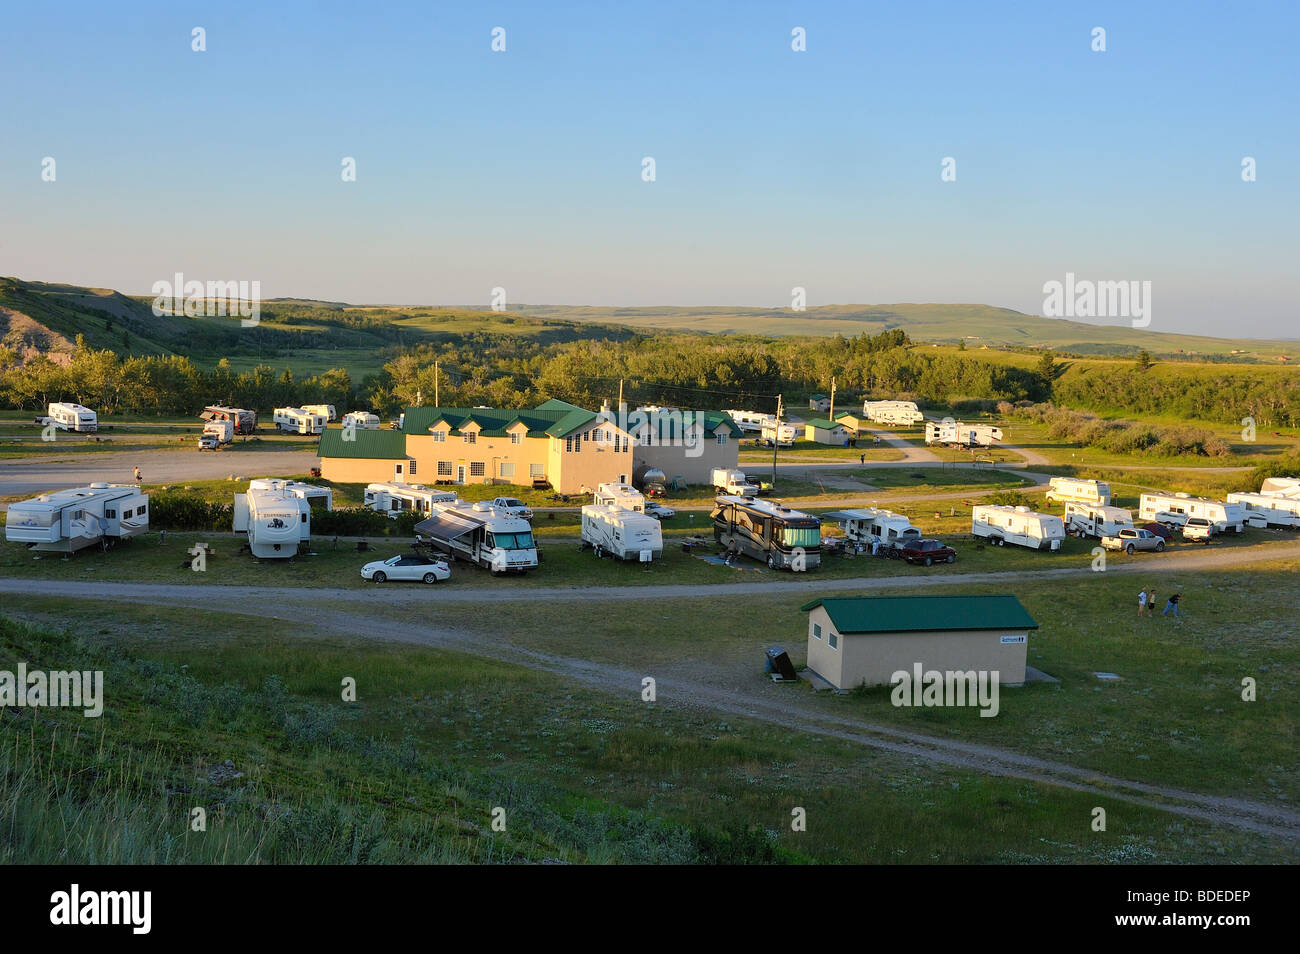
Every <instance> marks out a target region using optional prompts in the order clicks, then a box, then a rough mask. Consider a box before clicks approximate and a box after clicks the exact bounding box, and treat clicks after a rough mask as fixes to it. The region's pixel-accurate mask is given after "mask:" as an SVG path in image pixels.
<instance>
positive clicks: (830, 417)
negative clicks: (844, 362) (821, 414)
mask: <svg viewBox="0 0 1300 954" xmlns="http://www.w3.org/2000/svg"><path fill="white" fill-rule="evenodd" d="M826 420H828V421H831V422H832V423H833V422H834V421H835V375H833V374H832V375H831V412H830V414H829V415H828V416H827V418H826Z"/></svg>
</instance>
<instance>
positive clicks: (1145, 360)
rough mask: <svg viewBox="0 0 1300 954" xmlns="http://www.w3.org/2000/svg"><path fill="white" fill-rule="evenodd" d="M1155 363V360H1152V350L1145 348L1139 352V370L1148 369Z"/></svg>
mask: <svg viewBox="0 0 1300 954" xmlns="http://www.w3.org/2000/svg"><path fill="white" fill-rule="evenodd" d="M1153 364H1155V362H1154V361H1152V360H1151V352H1150V351H1147V350H1145V349H1144V350H1142V351H1139V352H1138V356H1137V369H1138V370H1139V371H1146V370H1147V369H1148V368H1150V367H1151V365H1153Z"/></svg>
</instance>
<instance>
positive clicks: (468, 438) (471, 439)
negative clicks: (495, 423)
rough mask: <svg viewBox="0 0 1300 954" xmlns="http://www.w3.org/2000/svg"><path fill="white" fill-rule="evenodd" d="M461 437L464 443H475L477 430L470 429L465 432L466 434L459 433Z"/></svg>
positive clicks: (476, 441)
mask: <svg viewBox="0 0 1300 954" xmlns="http://www.w3.org/2000/svg"><path fill="white" fill-rule="evenodd" d="M461 438H462V439H463V440H464V441H465V443H466V444H477V443H478V432H477V431H470V432H469V433H467V434H462V435H461Z"/></svg>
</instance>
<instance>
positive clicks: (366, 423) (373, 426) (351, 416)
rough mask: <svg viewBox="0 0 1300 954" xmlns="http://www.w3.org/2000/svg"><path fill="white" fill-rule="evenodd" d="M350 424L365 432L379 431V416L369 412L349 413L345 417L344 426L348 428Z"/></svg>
mask: <svg viewBox="0 0 1300 954" xmlns="http://www.w3.org/2000/svg"><path fill="white" fill-rule="evenodd" d="M349 424H351V425H352V426H353V427H357V428H360V429H361V430H363V431H377V430H379V415H378V414H371V413H370V412H369V411H348V413H346V414H344V415H343V426H344V427H347V426H348V425H349Z"/></svg>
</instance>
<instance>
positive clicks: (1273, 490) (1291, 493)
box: [1259, 477, 1300, 497]
mask: <svg viewBox="0 0 1300 954" xmlns="http://www.w3.org/2000/svg"><path fill="white" fill-rule="evenodd" d="M1259 492H1260V493H1261V494H1278V495H1280V496H1283V497H1300V477H1265V478H1264V482H1263V483H1262V484H1260V485H1259Z"/></svg>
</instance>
